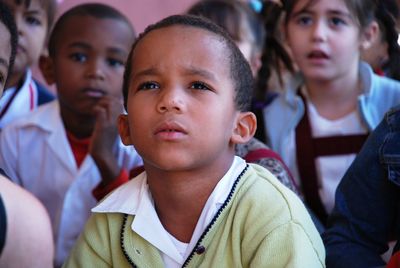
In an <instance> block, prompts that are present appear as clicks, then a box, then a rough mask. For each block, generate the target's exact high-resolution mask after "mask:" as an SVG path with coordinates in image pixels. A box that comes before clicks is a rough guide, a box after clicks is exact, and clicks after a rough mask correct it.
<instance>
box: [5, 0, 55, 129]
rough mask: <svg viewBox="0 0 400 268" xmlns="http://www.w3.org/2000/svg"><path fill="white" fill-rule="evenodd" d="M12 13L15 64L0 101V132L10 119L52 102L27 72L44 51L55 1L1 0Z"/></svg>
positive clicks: (44, 90)
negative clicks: (15, 28) (16, 35)
mask: <svg viewBox="0 0 400 268" xmlns="http://www.w3.org/2000/svg"><path fill="white" fill-rule="evenodd" d="M4 2H5V3H6V4H7V5H8V6H9V7H10V8H11V9H12V11H13V13H14V17H15V21H16V24H17V28H18V47H17V55H16V58H15V63H14V67H13V70H12V72H11V73H10V77H9V79H8V81H7V85H6V90H5V91H4V95H3V96H2V98H1V99H0V130H1V129H2V128H3V127H4V126H6V125H7V124H9V123H10V122H13V121H14V119H16V118H18V117H21V116H23V115H26V114H27V113H29V112H31V111H33V110H35V109H36V108H37V107H38V106H39V105H41V104H44V103H47V102H49V101H51V100H53V99H54V96H53V95H52V94H51V93H50V92H49V91H47V89H46V88H45V87H44V86H43V85H41V84H40V83H38V82H37V81H36V80H34V79H33V77H32V72H31V70H30V68H31V67H32V65H33V64H35V63H36V62H37V61H38V59H39V56H40V54H41V53H42V52H43V49H44V48H45V41H46V37H47V36H48V32H49V31H50V29H51V26H52V23H53V20H54V16H55V13H56V4H57V2H56V0H23V1H18V0H5V1H4Z"/></svg>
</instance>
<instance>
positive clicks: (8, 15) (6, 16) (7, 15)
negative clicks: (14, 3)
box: [0, 1, 18, 76]
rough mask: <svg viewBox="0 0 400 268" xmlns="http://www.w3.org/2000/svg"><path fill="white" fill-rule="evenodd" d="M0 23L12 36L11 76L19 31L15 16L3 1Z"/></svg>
mask: <svg viewBox="0 0 400 268" xmlns="http://www.w3.org/2000/svg"><path fill="white" fill-rule="evenodd" d="M0 21H1V22H2V23H3V24H4V25H5V26H6V28H7V30H8V31H9V32H10V36H11V38H10V39H11V40H10V42H11V55H10V59H9V62H8V72H7V73H8V76H9V74H10V73H11V70H12V68H13V65H14V60H15V55H16V53H17V45H18V31H17V25H16V24H15V20H14V16H13V14H12V12H11V10H10V8H9V7H8V6H7V5H6V4H5V3H4V2H3V1H0Z"/></svg>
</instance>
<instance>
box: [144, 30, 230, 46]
mask: <svg viewBox="0 0 400 268" xmlns="http://www.w3.org/2000/svg"><path fill="white" fill-rule="evenodd" d="M154 40H160V41H161V43H160V44H164V45H165V44H166V43H168V44H170V43H174V42H176V43H186V44H188V45H189V46H191V47H193V48H194V47H195V46H194V44H195V43H196V44H199V43H201V44H204V45H207V46H213V45H214V46H215V45H216V43H220V44H222V45H223V44H224V41H223V40H222V38H221V37H219V36H218V35H217V34H215V33H213V32H211V31H209V30H207V29H203V28H200V27H195V26H188V25H171V26H166V27H162V28H158V29H155V30H152V31H150V32H148V33H147V34H146V36H144V37H143V38H142V40H140V41H139V42H138V44H137V47H143V46H144V47H146V45H148V44H150V43H152V42H154Z"/></svg>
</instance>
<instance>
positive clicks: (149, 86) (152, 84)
mask: <svg viewBox="0 0 400 268" xmlns="http://www.w3.org/2000/svg"><path fill="white" fill-rule="evenodd" d="M157 88H160V86H159V85H158V84H157V83H156V82H145V83H142V84H140V85H139V87H138V89H139V90H149V89H157Z"/></svg>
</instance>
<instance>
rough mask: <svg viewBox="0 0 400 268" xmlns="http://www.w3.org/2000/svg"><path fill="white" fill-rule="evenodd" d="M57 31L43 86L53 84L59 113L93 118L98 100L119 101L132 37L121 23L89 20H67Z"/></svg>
mask: <svg viewBox="0 0 400 268" xmlns="http://www.w3.org/2000/svg"><path fill="white" fill-rule="evenodd" d="M61 31H62V32H61V34H59V37H58V40H57V41H56V44H55V46H56V49H55V52H56V53H55V55H54V56H53V58H52V59H50V62H51V65H52V66H51V68H50V69H51V75H50V77H49V76H47V77H46V78H48V79H47V80H48V81H47V82H49V83H55V84H56V86H57V92H58V98H59V101H60V105H61V109H67V110H69V111H71V112H72V113H74V114H77V115H78V116H94V115H95V109H96V105H97V103H98V102H99V100H100V99H101V98H102V97H104V96H106V95H109V96H113V97H117V98H120V99H121V98H122V81H123V72H124V64H125V61H126V58H127V57H128V54H129V50H130V47H131V45H132V42H133V38H134V37H133V33H132V31H131V28H130V27H129V26H128V25H127V24H126V22H124V21H122V20H117V19H99V18H95V17H92V16H74V17H71V18H69V19H68V20H67V21H66V22H65V25H64V26H63V27H62V28H61Z"/></svg>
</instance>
